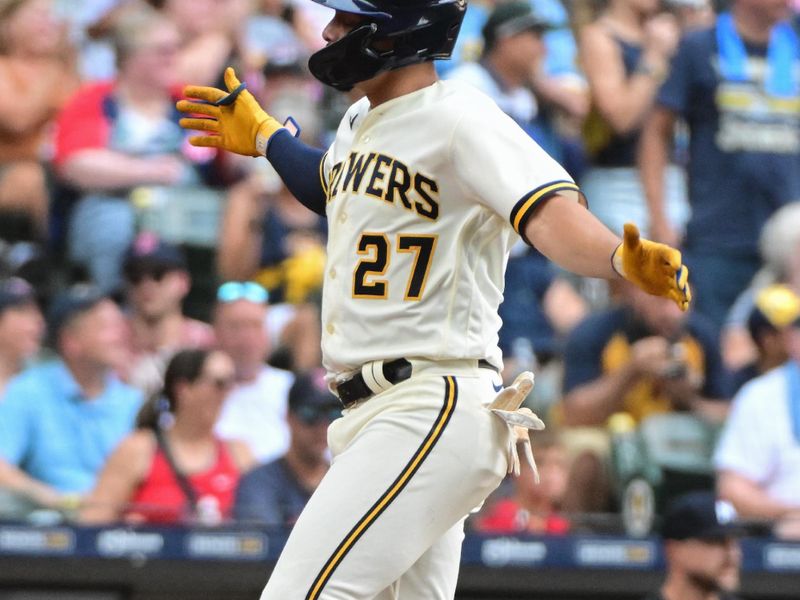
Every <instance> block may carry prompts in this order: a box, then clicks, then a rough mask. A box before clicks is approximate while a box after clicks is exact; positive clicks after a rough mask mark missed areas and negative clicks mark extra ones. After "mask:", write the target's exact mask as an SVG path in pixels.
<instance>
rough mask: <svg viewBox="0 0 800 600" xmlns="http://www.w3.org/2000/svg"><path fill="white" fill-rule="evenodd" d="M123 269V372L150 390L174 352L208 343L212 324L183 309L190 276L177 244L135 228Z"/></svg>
mask: <svg viewBox="0 0 800 600" xmlns="http://www.w3.org/2000/svg"><path fill="white" fill-rule="evenodd" d="M123 275H124V277H125V283H126V286H125V290H126V299H127V303H128V326H129V334H130V342H131V350H132V352H133V355H134V360H133V362H132V363H131V369H130V371H129V372H128V373H127V378H128V380H129V382H130V383H131V384H132V385H134V386H136V387H138V388H140V389H142V390H143V391H144V392H145V394H147V395H149V394H151V393H153V392H155V391H157V390H158V389H159V387H160V386H161V382H162V378H163V375H164V370H165V369H166V367H167V362H168V361H169V359H170V358H171V357H172V356H173V355H174V354H175V352H177V351H178V350H181V349H184V348H211V347H213V346H214V330H213V329H212V327H211V326H210V325H209V324H207V323H203V322H202V321H197V320H195V319H190V318H189V317H186V316H184V315H183V312H182V304H183V300H184V298H186V295H187V294H188V293H189V289H190V287H191V284H192V281H191V278H190V276H189V271H188V270H187V267H186V260H185V258H184V256H183V253H182V252H181V250H180V249H179V248H177V247H176V246H173V245H172V244H169V243H167V242H165V241H164V240H161V239H159V238H158V236H156V235H155V234H153V233H150V232H144V233H141V234H139V235H138V236H137V237H136V239H135V240H134V242H133V244H132V245H131V247H130V248H129V249H128V252H127V254H126V256H125V262H124V267H123Z"/></svg>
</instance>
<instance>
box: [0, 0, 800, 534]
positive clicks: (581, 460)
mask: <svg viewBox="0 0 800 600" xmlns="http://www.w3.org/2000/svg"><path fill="white" fill-rule="evenodd" d="M731 14H733V15H734V18H732V17H731ZM329 18H330V14H329V11H328V10H327V9H324V8H321V7H320V6H318V5H317V4H314V3H312V2H309V1H307V0H149V1H148V2H145V1H144V0H80V1H77V0H0V518H11V519H28V520H32V521H37V520H39V521H42V520H48V519H53V518H66V519H69V520H72V521H77V522H83V523H92V524H102V523H111V522H117V521H124V522H127V523H161V524H164V523H189V524H191V523H198V522H199V523H203V524H205V525H214V524H219V523H228V522H231V521H232V520H237V521H245V522H249V523H257V524H262V525H263V524H267V525H274V526H287V525H289V526H290V525H291V524H292V523H293V521H294V520H295V519H296V518H297V516H298V514H299V512H300V511H301V510H302V507H303V505H304V504H305V502H306V500H307V499H308V497H309V496H310V494H311V492H312V491H313V490H314V488H315V487H316V485H317V484H318V483H319V481H320V480H321V478H322V477H323V475H324V474H325V472H326V469H327V467H328V460H329V454H328V451H327V447H326V428H327V426H328V424H329V423H330V422H331V421H332V420H333V419H335V418H337V416H338V415H339V414H340V412H339V405H338V402H337V400H336V398H335V397H334V396H332V395H331V394H330V393H329V392H328V391H327V388H326V385H325V382H324V378H323V377H324V373H323V372H322V371H321V365H320V352H319V337H320V323H319V302H320V287H321V283H322V275H323V271H324V268H325V240H326V233H327V228H326V223H325V220H324V219H322V218H320V217H319V216H317V215H316V214H314V213H312V212H310V211H308V210H307V209H305V208H304V207H303V206H302V205H300V204H299V203H298V202H296V201H295V200H294V198H293V197H292V196H291V194H290V193H289V192H288V191H287V189H286V188H285V187H284V186H283V184H282V182H281V181H280V179H279V178H278V177H277V175H276V173H275V172H274V171H273V170H272V169H271V168H270V166H269V164H268V163H267V162H266V161H265V160H253V159H249V158H247V159H245V158H242V157H237V156H232V155H228V154H224V153H218V152H216V151H215V150H211V149H200V148H194V147H192V146H190V145H189V144H188V143H187V141H186V138H187V134H186V132H184V131H182V130H181V129H180V127H179V126H178V125H177V119H178V115H177V112H176V110H175V108H174V103H175V100H176V99H177V98H178V97H179V96H180V90H181V85H182V84H184V83H193V84H202V85H216V86H218V87H223V86H222V84H221V74H222V71H223V69H224V68H225V67H226V66H228V65H233V66H235V67H236V69H237V72H238V73H239V75H240V77H241V79H242V80H243V81H246V82H247V85H248V89H250V90H251V91H252V92H253V93H254V94H255V95H256V97H257V98H258V99H259V101H260V102H261V103H262V105H263V106H264V107H265V108H266V110H268V111H269V112H270V113H271V114H273V115H275V116H276V117H277V118H278V119H279V120H283V119H284V118H286V117H288V116H290V115H291V116H292V117H294V118H295V120H296V121H297V122H298V123H300V125H301V127H302V134H301V135H302V137H303V138H304V139H305V140H306V141H307V142H309V143H312V144H315V145H318V146H325V145H327V144H329V143H330V142H331V140H332V136H333V134H334V132H335V128H336V126H337V124H338V121H339V119H340V118H341V115H342V114H343V112H344V110H345V108H346V107H347V106H348V105H349V104H350V103H351V102H352V101H353V100H354V97H353V96H351V97H347V96H346V95H344V94H340V93H338V92H332V91H331V90H330V89H326V88H324V87H323V86H322V85H321V84H319V83H318V82H317V81H316V80H314V79H313V78H312V77H311V76H310V75H309V73H308V71H307V68H306V62H307V59H308V56H309V55H310V54H311V53H312V52H314V51H315V50H316V49H318V48H319V47H320V46H321V44H322V38H321V35H320V32H321V30H322V28H323V27H324V25H325V23H326V22H327V20H328V19H329ZM796 25H797V23H796V17H795V13H794V7H793V6H792V5H791V4H789V3H787V2H786V0H728V1H727V2H726V3H721V4H718V5H712V4H709V3H708V0H597V1H595V0H563V1H562V0H530V1H528V0H470V2H469V4H468V9H467V13H466V18H465V21H464V24H463V27H462V32H461V36H460V38H459V42H458V46H457V49H456V52H455V55H454V58H453V60H451V61H447V62H441V63H439V65H438V68H439V71H440V75H441V77H443V78H453V79H461V80H463V81H467V82H469V83H471V84H473V85H475V86H478V87H479V88H481V89H482V90H483V91H485V92H486V93H487V94H489V95H490V96H492V97H493V98H494V99H495V100H496V101H497V103H498V104H499V106H500V107H501V108H502V109H503V110H504V111H505V112H506V113H508V114H509V115H510V116H511V117H512V118H513V119H514V120H515V121H517V122H518V123H519V124H520V126H521V127H523V128H524V129H525V130H526V131H527V132H528V133H529V134H530V135H531V136H532V137H533V138H534V139H536V140H537V141H538V142H539V144H540V145H542V146H543V147H544V148H545V149H546V150H547V151H548V152H550V153H551V154H552V155H553V156H554V157H555V158H557V159H558V160H559V161H561V162H562V164H564V165H565V167H566V168H567V169H568V170H569V172H570V173H571V174H572V175H573V177H574V178H575V180H576V181H577V182H579V184H580V185H581V188H582V189H583V191H584V193H585V194H586V196H587V198H588V201H589V206H590V208H591V209H592V210H593V212H595V214H597V215H598V217H599V218H601V220H603V222H605V223H606V224H607V225H608V226H609V227H610V228H612V229H613V230H615V231H616V232H617V233H621V229H622V225H623V223H624V222H626V221H634V222H636V223H638V224H639V226H640V227H641V228H642V230H643V232H645V234H646V235H648V236H649V237H651V238H653V239H656V240H660V241H664V242H668V243H670V244H674V245H677V246H679V247H680V248H681V249H682V251H683V252H684V256H685V262H686V263H687V264H688V266H689V269H690V272H691V279H692V284H693V288H694V297H695V301H694V303H693V305H692V308H691V310H690V311H689V312H688V313H681V312H680V311H679V310H678V309H677V308H676V307H674V306H673V305H672V303H671V302H670V301H668V300H662V299H658V298H654V297H650V296H647V295H645V294H643V293H642V292H639V291H637V290H636V289H634V288H632V287H631V286H628V285H626V284H624V283H623V282H622V281H617V282H612V283H611V284H606V283H604V282H599V281H596V280H584V279H579V278H575V277H573V276H571V275H569V274H566V273H563V272H559V271H557V270H556V269H555V268H554V266H553V265H552V264H551V263H549V262H548V261H547V259H545V258H544V257H543V256H541V255H540V254H538V253H537V252H536V251H535V250H534V249H532V248H530V247H527V246H526V245H524V244H522V243H520V244H518V245H517V246H516V247H515V248H514V252H513V254H512V257H511V258H510V260H509V264H508V271H507V277H506V289H505V301H504V303H503V305H502V306H501V316H502V317H503V321H504V326H503V329H502V330H501V332H500V345H501V348H502V350H503V353H504V362H505V369H504V372H503V377H504V379H505V380H506V382H510V381H512V380H513V378H514V377H515V376H516V374H518V373H519V372H521V371H522V370H533V371H535V372H536V377H537V384H536V387H535V389H534V392H533V394H532V395H531V397H530V398H528V400H527V404H528V405H529V406H530V407H531V408H532V409H533V410H534V411H536V412H537V413H538V414H539V415H540V416H542V418H543V419H544V420H545V421H546V423H547V426H548V428H547V430H546V431H545V432H542V433H538V434H537V435H536V436H534V440H533V444H534V453H535V455H536V457H537V461H538V464H539V471H540V474H541V484H540V485H535V484H534V482H533V477H532V474H531V473H525V472H523V475H522V476H521V477H520V478H517V479H513V478H512V479H509V480H508V481H507V482H505V483H504V484H503V485H502V486H501V487H500V488H499V489H498V491H497V492H496V493H495V494H494V495H493V496H492V497H491V498H490V499H489V500H488V501H487V502H486V503H485V505H484V506H483V508H482V509H481V511H480V512H478V513H477V514H475V515H474V516H473V517H472V518H471V519H470V523H469V525H470V526H471V527H472V528H473V529H474V530H477V531H480V532H486V533H504V534H505V533H515V532H529V533H536V534H551V535H561V534H567V533H571V532H620V531H625V532H627V533H629V534H632V535H643V534H646V533H648V532H650V531H651V530H653V528H654V527H656V526H657V525H658V522H659V518H658V517H659V515H660V514H662V512H663V510H664V508H665V506H666V504H667V503H668V502H669V501H670V499H672V498H674V497H676V496H677V495H679V494H682V493H684V492H688V491H692V490H716V492H717V493H718V495H719V496H720V497H722V498H724V499H726V500H727V501H729V502H730V503H731V504H732V505H733V506H734V507H735V508H736V510H737V511H738V513H739V515H740V516H742V517H743V518H746V519H748V520H751V521H752V522H754V523H757V524H760V525H762V526H763V527H764V530H763V531H764V532H770V531H772V532H773V533H775V534H776V535H779V536H782V537H786V538H800V298H799V297H798V295H797V293H798V292H800V202H798V201H800V43H799V42H798V29H796ZM479 126H480V124H479V123H476V127H479ZM488 400H489V399H487V401H488Z"/></svg>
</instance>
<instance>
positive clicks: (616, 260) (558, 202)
mask: <svg viewBox="0 0 800 600" xmlns="http://www.w3.org/2000/svg"><path fill="white" fill-rule="evenodd" d="M571 194H574V192H569V191H565V192H560V193H559V194H557V195H555V196H553V197H552V198H550V199H548V200H547V202H545V203H544V204H543V205H542V206H541V207H539V209H538V210H537V211H536V213H534V215H533V217H532V218H531V219H530V220H529V221H528V224H527V226H526V228H525V237H526V238H527V239H528V240H531V242H533V244H534V245H535V246H536V247H537V248H538V249H539V251H541V252H542V254H544V255H545V256H547V257H548V258H549V259H551V260H552V261H554V262H555V263H556V264H558V265H560V266H561V267H563V268H565V269H568V270H570V271H572V272H574V273H577V274H578V275H583V276H586V277H602V278H605V279H612V278H614V277H617V276H618V275H621V276H622V277H624V278H625V279H627V280H628V281H630V282H632V283H634V284H635V285H637V286H639V287H640V288H642V289H643V290H645V291H646V292H648V293H650V294H653V295H656V296H664V297H666V298H671V299H672V300H674V301H675V303H676V304H677V305H678V306H679V307H680V308H681V309H682V310H686V309H687V308H688V307H689V302H690V301H691V291H690V289H689V282H688V277H689V271H688V269H687V268H686V266H685V265H683V263H682V261H681V253H680V252H679V251H678V250H675V249H674V248H671V247H669V246H667V245H665V244H659V243H656V242H651V241H650V240H645V239H642V238H640V237H639V230H638V229H637V228H636V226H635V225H633V224H631V223H628V224H626V225H625V234H624V240H623V241H622V242H621V241H620V239H619V238H618V237H617V236H616V235H614V234H613V233H612V232H611V231H610V230H609V229H608V228H607V227H606V226H605V225H603V224H602V223H601V222H600V221H598V220H597V218H596V217H595V216H594V215H592V214H591V213H590V212H589V211H588V210H586V208H584V207H583V206H582V205H581V204H580V203H579V202H577V199H576V198H574V197H571V196H570V195H571ZM609 258H611V260H609Z"/></svg>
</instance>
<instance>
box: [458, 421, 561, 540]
mask: <svg viewBox="0 0 800 600" xmlns="http://www.w3.org/2000/svg"><path fill="white" fill-rule="evenodd" d="M532 443H533V446H534V448H533V453H534V455H535V456H536V466H537V467H538V470H539V478H540V481H539V482H537V481H536V478H535V476H534V473H533V470H532V469H521V470H520V474H519V476H518V477H514V478H513V480H512V482H513V486H514V492H513V494H512V495H510V496H509V497H505V498H500V499H498V500H497V501H496V502H494V503H491V504H489V503H487V507H486V508H484V509H483V510H482V511H481V512H480V513H479V514H478V515H477V518H476V519H475V520H474V521H473V527H474V529H475V530H476V531H478V532H480V533H486V534H491V535H510V534H515V533H531V534H536V535H563V534H565V533H567V532H569V529H570V523H569V521H568V520H567V518H566V517H565V516H563V515H562V514H560V510H561V502H562V500H563V498H564V494H565V492H566V489H567V480H568V477H569V465H568V464H567V453H566V448H565V447H564V445H563V444H562V443H561V442H560V440H559V439H558V434H557V433H556V434H552V433H549V431H547V430H546V431H543V432H539V433H537V434H536V435H535V436H533V438H532Z"/></svg>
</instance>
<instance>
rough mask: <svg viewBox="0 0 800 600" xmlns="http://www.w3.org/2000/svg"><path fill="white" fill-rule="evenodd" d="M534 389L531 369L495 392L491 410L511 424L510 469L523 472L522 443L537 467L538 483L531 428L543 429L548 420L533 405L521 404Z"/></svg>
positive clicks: (537, 481)
mask: <svg viewBox="0 0 800 600" xmlns="http://www.w3.org/2000/svg"><path fill="white" fill-rule="evenodd" d="M532 389H533V373H531V372H530V371H525V372H523V373H520V374H519V375H518V376H517V378H516V379H515V380H514V383H512V384H511V385H510V386H508V387H507V388H503V390H502V391H501V392H500V393H499V394H497V396H495V398H494V400H492V403H491V404H490V405H489V410H490V411H492V412H493V413H494V414H495V415H496V416H498V417H499V418H500V419H502V420H503V421H504V422H505V424H506V425H507V426H508V428H509V433H510V436H509V442H508V443H509V447H508V472H509V473H511V472H513V473H514V475H517V476H519V473H520V470H519V469H520V465H519V453H518V452H517V444H522V447H523V449H524V452H525V458H526V459H527V461H528V464H529V465H530V467H531V469H533V476H534V478H535V479H536V483H539V470H538V469H537V468H536V461H535V460H534V458H533V450H532V449H531V438H530V434H529V430H534V431H540V430H542V429H544V423H543V422H542V420H541V419H540V418H539V417H537V416H536V414H535V413H534V412H533V411H531V409H530V408H527V407H522V408H520V405H521V404H522V403H523V402H524V401H525V398H527V397H528V394H530V392H531V390H532Z"/></svg>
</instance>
